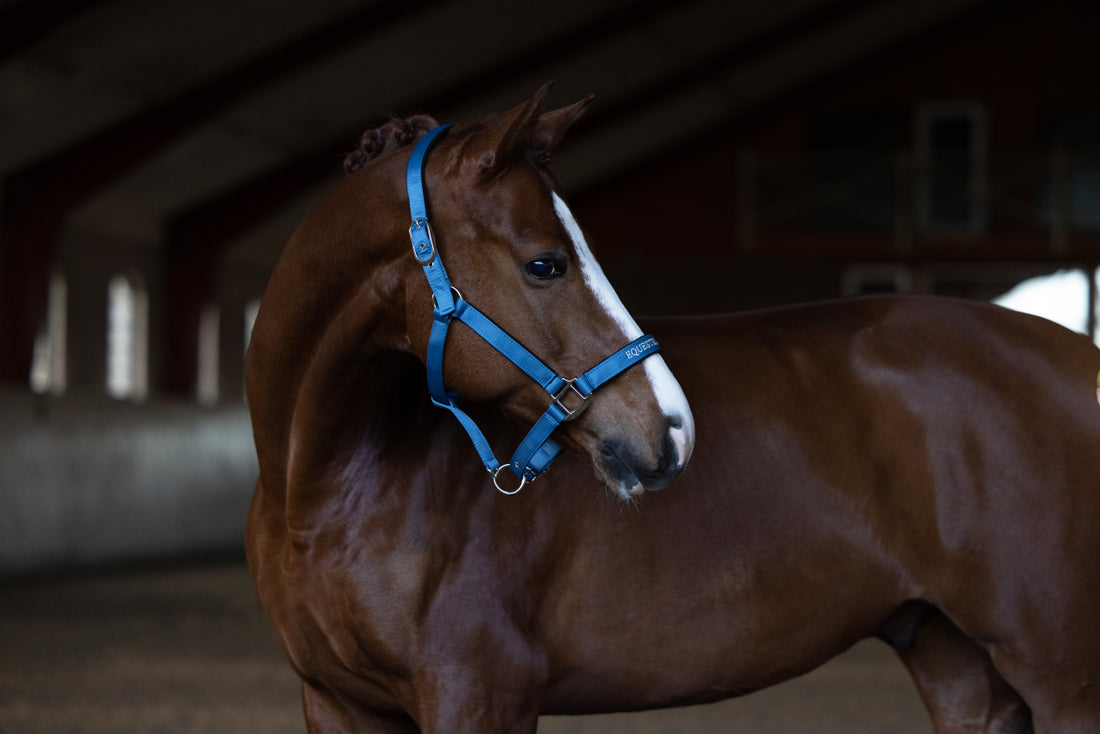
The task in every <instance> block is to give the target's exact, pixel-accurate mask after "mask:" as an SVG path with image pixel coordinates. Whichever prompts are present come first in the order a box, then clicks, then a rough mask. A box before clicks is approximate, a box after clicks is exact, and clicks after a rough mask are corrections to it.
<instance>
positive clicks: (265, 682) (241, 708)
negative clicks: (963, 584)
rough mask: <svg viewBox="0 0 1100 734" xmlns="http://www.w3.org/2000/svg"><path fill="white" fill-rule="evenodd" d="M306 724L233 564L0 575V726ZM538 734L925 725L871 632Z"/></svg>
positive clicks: (237, 727) (156, 732)
mask: <svg viewBox="0 0 1100 734" xmlns="http://www.w3.org/2000/svg"><path fill="white" fill-rule="evenodd" d="M304 731H305V725H304V723H303V720H302V716H301V709H300V702H299V697H298V686H297V683H296V680H295V678H294V676H293V674H292V673H291V671H290V668H289V667H288V666H287V664H286V662H285V660H284V659H283V656H282V652H281V651H280V649H279V647H278V644H277V642H276V640H275V635H274V633H273V632H272V631H271V628H270V627H269V626H268V623H267V620H266V618H265V617H264V615H263V611H262V610H261V609H260V606H259V604H258V602H257V601H256V597H255V594H254V592H253V590H252V585H251V581H250V579H249V576H248V571H247V569H246V568H245V567H244V565H243V564H240V563H229V562H222V563H207V564H201V565H194V566H185V567H178V566H177V567H172V568H159V569H151V570H143V571H131V572H126V573H123V572H112V573H100V574H89V575H82V576H77V577H69V578H65V579H52V580H37V581H19V582H8V583H3V584H0V734H54V733H55V732H56V733H59V734H60V733H64V734H83V733H85V732H96V733H100V732H103V733H110V734H124V733H129V732H134V733H135V734H138V733H140V734H184V733H187V734H192V733H194V734H198V733H199V732H203V733H204V734H205V733H208V732H216V733H217V734H238V733H240V734H245V733H247V734H257V733H262V732H268V733H271V734H280V733H282V732H287V733H289V732H296V733H297V734H302V732H304ZM539 732H540V734H597V733H599V734H626V733H627V732H630V733H631V734H681V733H684V734H686V733H687V732H693V733H694V732H702V733H704V734H709V733H711V732H744V733H745V734H800V733H801V732H806V733H807V734H834V733H836V734H839V732H845V734H879V733H881V734H886V733H889V734H930V732H931V725H930V724H929V722H928V719H927V715H926V714H925V713H924V711H923V709H922V707H921V704H920V700H919V698H918V697H917V694H916V691H915V690H914V688H913V685H912V683H911V682H910V681H909V678H908V676H907V674H906V672H905V671H904V669H903V668H902V667H901V665H900V663H898V662H897V661H896V660H895V659H894V657H893V654H892V653H891V652H890V650H889V649H888V648H887V647H886V646H885V645H883V644H882V643H879V642H876V641H869V642H864V643H861V644H860V645H857V646H856V647H855V648H853V649H852V650H850V651H849V652H848V653H846V654H845V655H843V656H841V657H840V658H837V659H836V660H834V661H832V662H830V663H829V664H827V665H825V666H824V667H822V668H820V669H819V670H817V671H815V672H814V673H812V674H810V675H807V676H805V677H803V678H800V679H797V680H794V681H791V682H789V683H785V684H783V685H780V686H777V687H775V688H771V689H768V690H766V691H762V692H760V693H756V694H753V695H751V696H747V697H745V698H741V699H735V700H731V701H726V702H722V703H718V704H712V705H708V706H698V707H692V708H683V709H669V710H665V711H657V712H647V713H640V714H615V715H607V716H590V717H576V718H573V717H546V718H543V719H542V720H541V722H540V725H539Z"/></svg>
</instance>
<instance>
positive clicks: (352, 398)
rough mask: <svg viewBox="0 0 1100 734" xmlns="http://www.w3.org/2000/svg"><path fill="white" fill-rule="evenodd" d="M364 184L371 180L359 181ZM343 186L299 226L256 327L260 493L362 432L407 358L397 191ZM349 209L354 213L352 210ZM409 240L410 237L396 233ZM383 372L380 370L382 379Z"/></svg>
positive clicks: (324, 461)
mask: <svg viewBox="0 0 1100 734" xmlns="http://www.w3.org/2000/svg"><path fill="white" fill-rule="evenodd" d="M365 180H366V181H367V182H368V183H369V181H370V179H365ZM353 183H356V182H353V181H350V180H349V181H347V182H345V185H344V186H341V187H338V188H337V189H336V190H335V191H334V192H332V193H331V194H330V195H329V196H328V197H326V198H325V199H323V200H322V201H321V202H320V203H319V204H318V206H317V207H316V208H315V209H314V211H313V212H311V214H310V215H309V216H308V217H307V219H306V220H305V221H304V222H303V224H302V226H301V227H299V229H298V231H297V232H295V234H294V236H293V237H292V238H291V241H290V242H289V243H288V245H287V249H286V250H285V251H284V254H283V257H282V258H281V259H280V262H279V265H278V266H277V268H276V271H275V273H274V274H273V275H272V278H271V281H270V283H269V285H268V290H267V292H266V293H265V295H264V303H263V306H262V307H261V310H260V315H259V318H258V319H257V323H256V327H255V329H254V331H253V340H252V346H251V347H250V350H249V355H248V360H247V372H246V379H247V385H248V395H249V403H250V408H251V412H252V417H253V430H254V433H255V439H256V447H257V452H258V454H259V459H260V474H261V480H262V484H263V486H264V489H265V491H266V492H268V494H269V495H271V496H274V497H275V498H279V497H285V496H286V494H287V493H289V492H290V491H291V485H292V484H294V483H295V482H298V483H305V482H310V481H312V477H314V476H317V474H316V473H317V472H320V471H322V469H323V468H325V467H328V466H331V465H332V463H333V462H334V461H336V460H337V459H338V458H339V456H340V454H341V452H346V451H349V450H350V446H351V445H352V444H353V443H354V442H356V441H357V440H359V438H358V437H360V436H361V435H362V434H363V431H364V430H365V429H366V427H367V425H368V423H369V414H368V413H367V412H365V411H367V410H368V408H369V406H370V405H371V404H372V399H373V398H372V396H374V395H375V393H378V395H377V398H378V399H382V398H384V397H385V390H386V386H385V384H384V382H385V381H386V379H388V377H386V376H387V375H388V376H392V373H393V370H394V369H395V368H394V367H392V366H391V365H393V364H397V363H401V364H403V365H404V367H403V369H406V370H407V369H408V365H409V360H410V359H411V358H410V357H408V356H407V355H405V356H402V357H400V358H397V357H394V358H387V357H385V356H383V355H385V354H387V353H389V352H391V351H392V350H394V349H400V348H402V347H403V346H405V342H407V337H406V336H405V328H404V318H405V314H404V299H405V296H404V286H403V282H404V281H403V279H404V269H405V265H404V264H403V260H402V258H401V257H400V256H401V255H403V254H405V250H406V249H407V244H406V245H404V246H402V244H401V242H400V237H401V236H402V235H403V234H404V227H403V226H402V223H401V222H398V221H397V218H395V217H392V216H390V217H386V216H383V215H382V214H376V213H375V212H381V213H384V212H388V211H389V212H392V211H393V210H395V209H396V208H397V207H399V206H400V202H398V201H395V200H394V199H395V196H394V194H393V192H390V191H387V190H385V189H381V190H379V188H378V187H374V188H371V187H369V186H368V187H364V186H362V185H358V186H354V185H351V184H353ZM349 212H351V213H350V214H349ZM404 242H405V243H407V236H406V238H405V240H404ZM380 375H382V376H380Z"/></svg>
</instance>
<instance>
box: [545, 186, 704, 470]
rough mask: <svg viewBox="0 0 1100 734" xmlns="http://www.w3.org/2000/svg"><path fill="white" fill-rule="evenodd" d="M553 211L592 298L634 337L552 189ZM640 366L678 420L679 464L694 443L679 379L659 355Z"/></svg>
mask: <svg viewBox="0 0 1100 734" xmlns="http://www.w3.org/2000/svg"><path fill="white" fill-rule="evenodd" d="M554 211H556V212H557V214H558V218H559V219H560V220H561V223H562V226H564V227H565V231H566V232H568V233H569V237H570V239H572V240H573V246H574V248H575V249H576V251H577V259H578V261H579V262H580V266H581V274H582V276H583V277H584V282H585V285H587V286H588V288H589V289H590V290H591V291H592V292H593V293H594V294H595V295H596V300H598V301H599V303H600V305H601V306H603V308H604V310H605V311H606V312H607V313H608V315H609V316H611V318H612V319H613V320H614V321H615V323H616V324H618V325H619V327H620V328H621V329H622V330H623V332H624V333H625V334H626V338H627V339H628V340H634V339H637V338H638V337H640V336H641V335H642V333H643V332H642V329H641V327H640V326H638V323H637V322H636V321H635V320H634V317H633V316H631V315H630V312H629V311H627V310H626V306H624V305H623V302H622V301H621V300H619V294H618V293H616V292H615V289H614V288H612V287H611V283H610V282H609V281H608V280H607V276H606V275H604V273H603V269H602V268H601V267H600V264H599V263H598V262H596V258H595V257H594V256H593V255H592V251H591V250H590V249H589V248H588V242H587V241H586V240H585V239H584V233H583V232H581V228H580V225H578V224H577V220H576V219H575V218H574V217H573V212H571V211H569V207H568V206H566V204H565V202H564V201H563V200H562V198H561V197H560V196H558V195H557V193H556V192H555V193H554ZM642 366H643V367H644V368H645V373H646V377H647V378H648V379H649V383H650V385H651V386H652V388H653V394H654V396H656V398H657V403H658V405H660V406H661V411H662V412H663V413H664V414H665V415H666V416H668V417H670V418H674V419H676V420H677V421H678V422H679V423H680V427H679V428H673V429H672V430H671V431H670V434H671V436H672V442H673V444H674V445H675V446H676V451H677V453H678V455H679V456H678V463H679V464H680V466H683V465H684V464H686V463H687V461H688V459H689V458H690V457H691V450H692V448H693V447H694V445H695V419H694V418H693V417H692V415H691V407H690V406H689V405H688V402H687V398H686V397H685V396H684V391H683V390H682V389H681V388H680V383H678V382H677V381H676V378H675V377H673V376H672V371H671V370H669V368H668V365H667V364H665V360H664V359H663V358H662V357H661V355H659V354H658V355H655V356H652V357H649V358H647V359H646V360H645V361H643V362H642Z"/></svg>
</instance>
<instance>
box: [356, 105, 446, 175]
mask: <svg viewBox="0 0 1100 734" xmlns="http://www.w3.org/2000/svg"><path fill="white" fill-rule="evenodd" d="M438 126H439V123H438V122H436V121H435V118H433V117H430V116H428V115H412V116H411V117H404V118H401V117H393V118H390V120H389V121H388V122H386V123H385V124H383V125H382V126H381V127H376V128H374V129H371V130H367V131H366V132H365V133H363V137H362V138H360V139H359V149H358V150H354V151H352V152H351V153H348V154H347V156H345V157H344V172H345V173H355V172H356V171H358V170H359V169H360V168H362V167H363V166H365V165H367V164H368V163H370V162H371V161H373V160H375V159H377V158H379V157H381V156H382V155H383V154H385V153H388V152H390V151H393V150H396V149H398V148H401V147H404V146H406V145H408V144H410V143H412V142H413V141H414V140H416V139H417V138H419V137H420V135H421V134H423V133H426V132H428V131H429V130H431V129H433V128H435V127H438Z"/></svg>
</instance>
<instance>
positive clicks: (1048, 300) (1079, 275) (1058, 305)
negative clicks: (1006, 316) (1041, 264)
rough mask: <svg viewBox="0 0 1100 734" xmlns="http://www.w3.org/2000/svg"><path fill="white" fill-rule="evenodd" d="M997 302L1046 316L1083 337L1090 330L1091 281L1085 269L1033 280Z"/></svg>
mask: <svg viewBox="0 0 1100 734" xmlns="http://www.w3.org/2000/svg"><path fill="white" fill-rule="evenodd" d="M1094 277H1095V276H1094ZM993 302H994V303H997V304H1000V305H1001V306H1005V307H1007V308H1011V309H1013V310H1016V311H1023V312H1024V313H1030V314H1035V315H1036V316H1042V317H1043V318H1047V319H1050V320H1051V321H1054V322H1056V323H1059V324H1061V325H1062V326H1065V327H1066V328H1068V329H1073V330H1074V331H1077V332H1080V333H1082V334H1084V333H1087V331H1088V323H1089V318H1088V302H1089V281H1088V276H1087V275H1086V274H1085V271H1083V270H1062V271H1059V272H1057V273H1054V274H1053V275H1043V276H1039V277H1037V278H1029V279H1028V280H1025V281H1024V282H1022V283H1020V284H1019V285H1017V286H1016V287H1015V288H1013V289H1012V290H1010V291H1008V292H1007V293H1005V294H1003V295H1000V296H998V297H997V298H995V299H993Z"/></svg>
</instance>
